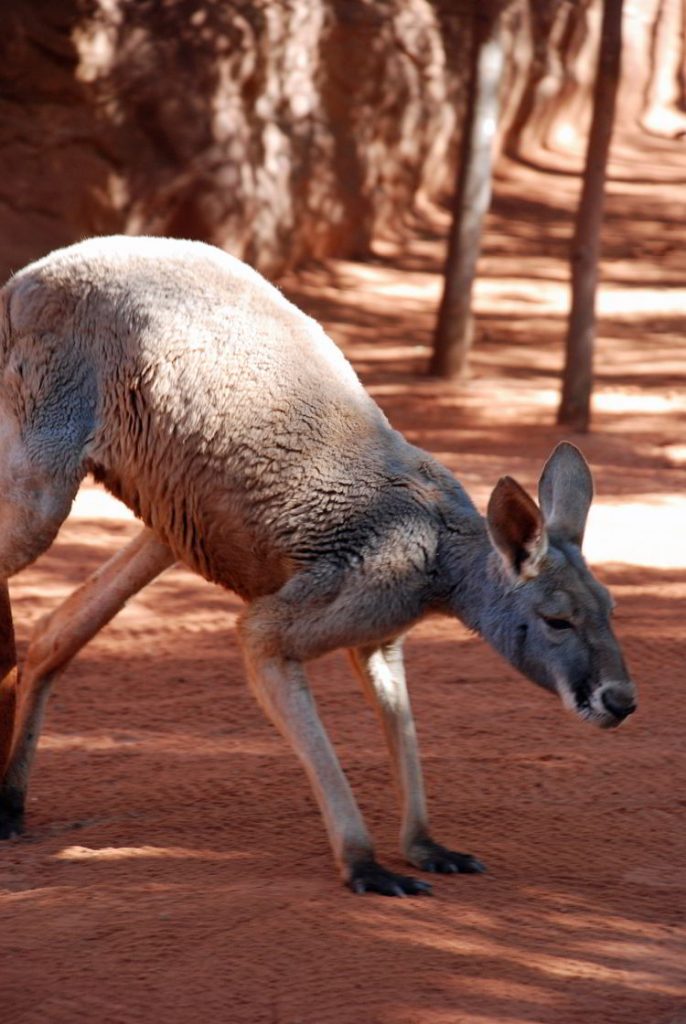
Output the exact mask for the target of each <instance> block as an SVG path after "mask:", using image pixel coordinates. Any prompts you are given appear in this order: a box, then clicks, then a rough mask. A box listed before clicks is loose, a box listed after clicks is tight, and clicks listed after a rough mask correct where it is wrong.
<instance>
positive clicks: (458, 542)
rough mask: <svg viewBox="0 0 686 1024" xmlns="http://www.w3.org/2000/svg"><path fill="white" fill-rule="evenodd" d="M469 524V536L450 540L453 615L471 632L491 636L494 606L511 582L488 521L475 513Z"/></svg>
mask: <svg viewBox="0 0 686 1024" xmlns="http://www.w3.org/2000/svg"><path fill="white" fill-rule="evenodd" d="M468 525H469V533H468V534H465V535H458V536H455V535H452V536H451V537H449V539H448V540H447V561H448V573H449V579H450V587H451V590H450V612H451V613H452V614H453V615H456V616H457V617H458V618H459V619H460V620H461V621H462V622H463V623H464V624H465V625H466V626H467V627H468V628H469V629H472V630H474V631H475V632H477V633H480V634H487V633H488V632H489V627H488V623H489V622H490V621H492V619H493V611H494V606H496V605H498V604H499V603H500V600H501V598H502V597H503V596H504V595H505V593H506V591H507V590H508V589H509V587H508V581H507V580H506V579H505V575H504V572H503V568H502V566H501V564H500V559H499V557H498V555H497V553H496V552H495V551H494V549H493V545H492V544H491V540H490V537H489V535H488V530H487V528H486V520H485V519H484V518H483V516H480V515H478V514H475V515H474V516H473V517H470V520H469V524H468Z"/></svg>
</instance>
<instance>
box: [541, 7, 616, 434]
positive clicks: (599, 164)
mask: <svg viewBox="0 0 686 1024" xmlns="http://www.w3.org/2000/svg"><path fill="white" fill-rule="evenodd" d="M622 3H623V0H604V4H603V21H602V28H601V35H600V52H599V57H598V71H597V74H596V80H595V86H594V90H593V117H592V121H591V130H590V134H589V138H588V147H587V150H586V165H585V169H584V176H583V185H582V190H581V199H580V202H579V208H578V210H577V217H576V228H575V232H574V241H573V244H572V259H571V270H572V301H571V310H570V314H569V323H568V327H567V345H566V360H565V368H564V374H563V382H562V399H561V402H560V407H559V410H558V415H557V421H558V423H562V424H565V425H567V426H570V427H572V428H574V429H575V430H582V431H585V430H588V426H589V422H590V411H591V391H592V387H593V348H594V343H595V333H596V316H595V296H596V288H597V283H598V260H599V255H600V228H601V225H602V220H603V207H604V197H605V177H606V172H607V158H608V153H609V150H610V139H611V137H612V126H613V122H614V113H615V101H616V96H617V87H618V84H619V72H620V63H621V49H622Z"/></svg>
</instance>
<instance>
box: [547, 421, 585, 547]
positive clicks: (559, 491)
mask: <svg viewBox="0 0 686 1024" xmlns="http://www.w3.org/2000/svg"><path fill="white" fill-rule="evenodd" d="M538 500H539V503H540V506H541V509H542V510H543V518H544V520H545V525H546V529H547V530H548V531H549V533H551V534H556V535H557V536H558V537H561V538H562V539H563V540H568V541H571V542H572V543H573V544H576V545H577V546H578V547H581V542H582V541H583V539H584V529H585V527H586V517H587V516H588V510H589V508H590V505H591V501H592V500H593V477H592V476H591V470H590V469H589V467H588V463H587V462H586V459H585V458H584V457H583V455H582V454H581V452H580V451H579V449H578V448H577V447H576V446H575V445H573V444H570V443H569V442H568V441H561V442H560V444H558V446H557V448H556V449H555V451H554V452H553V454H552V455H551V456H550V458H549V459H548V461H547V462H546V464H545V466H544V467H543V472H542V473H541V479H540V480H539V482H538Z"/></svg>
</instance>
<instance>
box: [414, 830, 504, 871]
mask: <svg viewBox="0 0 686 1024" xmlns="http://www.w3.org/2000/svg"><path fill="white" fill-rule="evenodd" d="M408 860H409V861H410V863H411V864H414V866H415V867H417V868H419V869H420V870H421V871H432V872H435V873H436V874H441V875H455V874H461V875H481V874H483V872H484V871H485V870H486V866H485V865H484V864H482V863H481V861H480V860H477V859H476V857H472V855H471V853H457V852H456V851H455V850H448V849H446V847H445V846H441V844H440V843H435V842H434V841H433V839H429V838H423V839H418V840H416V841H415V842H414V843H413V844H412V848H411V850H410V852H409V854H408Z"/></svg>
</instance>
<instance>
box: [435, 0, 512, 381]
mask: <svg viewBox="0 0 686 1024" xmlns="http://www.w3.org/2000/svg"><path fill="white" fill-rule="evenodd" d="M484 6H487V5H483V4H481V3H477V2H474V6H473V11H474V13H473V16H472V59H471V71H470V79H469V87H468V94H467V112H466V116H465V123H464V127H463V136H462V145H461V150H460V159H459V169H458V173H457V181H456V186H455V198H454V201H453V220H452V225H451V229H450V237H449V240H448V257H447V260H446V266H445V275H444V287H443V297H442V300H441V304H440V308H439V312H438V322H437V325H436V334H435V338H434V351H433V356H432V359H431V364H430V367H429V372H430V373H432V374H434V375H436V376H439V377H443V378H447V379H450V378H455V377H460V376H462V375H464V373H465V370H466V367H467V359H468V356H469V349H470V346H471V340H472V311H471V305H472V285H473V282H474V275H475V272H476V263H477V260H478V258H479V252H480V249H481V235H482V231H483V221H484V217H485V215H486V212H487V211H488V207H489V205H490V201H491V173H492V161H493V140H494V137H495V135H496V127H497V124H498V112H499V102H500V85H501V81H502V74H503V66H504V54H503V42H502V17H501V12H502V5H501V4H496V5H494V6H493V7H489V9H488V10H487V11H485V12H484V10H483V7H484Z"/></svg>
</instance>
